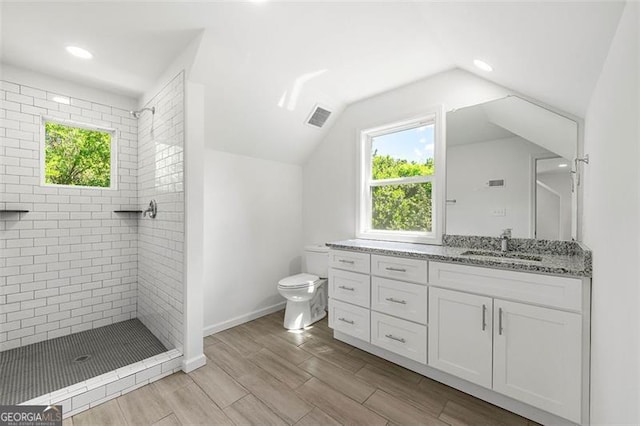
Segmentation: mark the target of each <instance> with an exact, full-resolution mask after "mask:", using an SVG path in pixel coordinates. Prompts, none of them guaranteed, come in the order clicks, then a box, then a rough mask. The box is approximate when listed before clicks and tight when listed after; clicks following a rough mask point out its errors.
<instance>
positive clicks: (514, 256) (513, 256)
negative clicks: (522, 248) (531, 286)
mask: <svg viewBox="0 0 640 426" xmlns="http://www.w3.org/2000/svg"><path fill="white" fill-rule="evenodd" d="M460 255H461V256H478V257H494V258H497V259H496V260H500V259H504V260H521V261H526V262H540V261H542V256H537V255H535V254H524V253H509V252H506V253H502V252H500V251H488V250H467V251H465V252H463V253H460Z"/></svg>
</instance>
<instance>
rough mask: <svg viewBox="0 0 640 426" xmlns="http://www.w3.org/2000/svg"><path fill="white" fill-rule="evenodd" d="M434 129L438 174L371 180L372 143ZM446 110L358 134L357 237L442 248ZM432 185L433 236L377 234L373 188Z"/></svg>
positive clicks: (429, 111) (433, 110)
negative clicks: (415, 130)
mask: <svg viewBox="0 0 640 426" xmlns="http://www.w3.org/2000/svg"><path fill="white" fill-rule="evenodd" d="M431 124H433V126H434V155H433V162H434V174H433V175H431V176H411V177H406V178H393V179H382V180H377V181H374V180H373V179H372V176H371V165H372V161H371V148H372V140H373V138H374V137H376V136H381V135H384V134H389V133H395V132H400V131H402V130H407V129H411V128H415V127H420V126H421V125H431ZM444 141H445V123H444V106H443V105H439V106H437V107H432V108H428V109H425V110H423V111H422V112H421V113H420V114H416V115H415V116H413V117H411V118H408V119H407V118H405V119H398V120H394V121H387V122H385V123H384V124H380V125H377V126H373V127H368V128H365V129H361V130H359V131H358V156H357V157H358V159H357V161H358V175H357V176H358V177H357V179H358V183H357V201H356V237H357V238H362V239H372V240H383V241H399V242H410V243H420V244H434V245H440V244H442V234H443V233H444V229H445V217H444V212H445V194H446V192H445V187H446V182H445V177H446V146H445V143H444ZM424 182H431V185H432V187H431V202H432V207H431V214H432V217H431V225H432V226H431V232H419V231H389V230H376V229H373V227H372V217H371V212H372V198H373V197H372V188H373V187H375V186H386V185H397V184H409V183H424Z"/></svg>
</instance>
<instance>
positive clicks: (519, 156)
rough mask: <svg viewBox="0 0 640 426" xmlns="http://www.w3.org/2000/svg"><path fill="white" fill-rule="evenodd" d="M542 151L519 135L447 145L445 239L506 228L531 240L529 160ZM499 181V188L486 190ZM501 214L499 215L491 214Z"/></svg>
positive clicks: (489, 233)
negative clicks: (450, 236)
mask: <svg viewBox="0 0 640 426" xmlns="http://www.w3.org/2000/svg"><path fill="white" fill-rule="evenodd" d="M536 154H549V151H547V150H546V149H544V148H542V147H540V146H538V145H536V144H534V143H531V142H529V141H527V140H525V139H522V138H520V137H514V138H506V139H498V140H495V141H487V142H480V143H471V144H463V145H454V146H449V147H447V199H448V200H452V199H455V200H456V202H455V203H454V204H452V203H448V204H447V229H446V233H447V234H450V235H486V236H491V237H497V236H499V235H500V233H501V232H502V230H503V229H506V228H511V232H512V235H513V237H515V238H531V228H532V227H531V216H532V211H531V197H532V192H533V188H532V182H531V179H532V176H533V174H532V173H533V171H532V163H531V159H532V156H535V155H536ZM492 179H504V181H505V186H504V187H489V186H487V182H488V181H489V180H492ZM497 210H504V212H505V215H504V216H496V215H494V211H497Z"/></svg>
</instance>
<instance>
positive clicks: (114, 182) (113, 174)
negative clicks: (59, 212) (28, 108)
mask: <svg viewBox="0 0 640 426" xmlns="http://www.w3.org/2000/svg"><path fill="white" fill-rule="evenodd" d="M41 118H42V119H41V121H40V186H43V187H47V188H78V189H97V190H117V189H118V162H117V159H118V130H117V129H114V128H110V127H104V126H99V125H95V124H90V123H84V122H80V121H75V120H67V119H63V118H57V117H48V116H42V117H41ZM47 123H55V124H61V125H63V126H67V127H75V128H77V129H85V130H92V131H98V132H104V133H109V134H110V135H111V146H110V159H109V162H110V163H109V164H110V167H109V169H110V170H109V172H110V178H109V186H86V185H62V184H57V183H47V182H46V176H45V173H46V167H45V165H46V140H47V138H46V131H47V129H46V124H47Z"/></svg>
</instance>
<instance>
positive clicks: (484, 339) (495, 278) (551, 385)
mask: <svg viewBox="0 0 640 426" xmlns="http://www.w3.org/2000/svg"><path fill="white" fill-rule="evenodd" d="M589 284H590V280H589V279H587V278H574V277H567V276H552V275H545V274H540V273H533V272H526V271H515V270H505V269H495V268H489V267H482V266H475V265H465V264H459V263H447V262H440V261H431V260H429V261H427V260H423V259H416V258H411V257H394V256H385V255H379V254H371V255H369V254H367V253H364V252H349V251H342V250H335V249H332V250H331V252H330V270H329V326H330V327H332V328H333V329H334V336H335V337H336V338H337V339H340V340H342V341H344V342H346V343H349V344H351V345H353V346H356V347H359V348H360V349H363V350H366V351H369V352H371V353H374V354H376V355H378V356H381V357H383V358H386V359H388V360H390V361H392V362H395V363H397V364H400V365H402V366H404V367H406V368H409V369H411V370H413V371H416V372H418V373H421V374H423V375H425V376H428V377H431V378H434V379H435V380H438V381H441V382H443V383H445V384H448V385H450V386H453V387H456V388H458V389H460V390H462V391H464V392H467V393H470V394H472V395H474V396H477V397H479V398H482V399H484V400H486V401H489V402H491V403H494V404H496V405H499V406H501V407H504V408H506V409H508V410H511V411H514V412H516V413H518V414H521V415H523V416H525V417H529V418H531V419H533V420H536V421H538V422H540V423H543V424H545V423H550V424H561V423H563V422H565V423H568V422H573V423H578V424H587V423H588V421H589V414H588V411H589V405H588V404H589V398H588V389H589V374H588V370H589V333H590V325H589V324H590V310H589V307H590V286H589Z"/></svg>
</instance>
